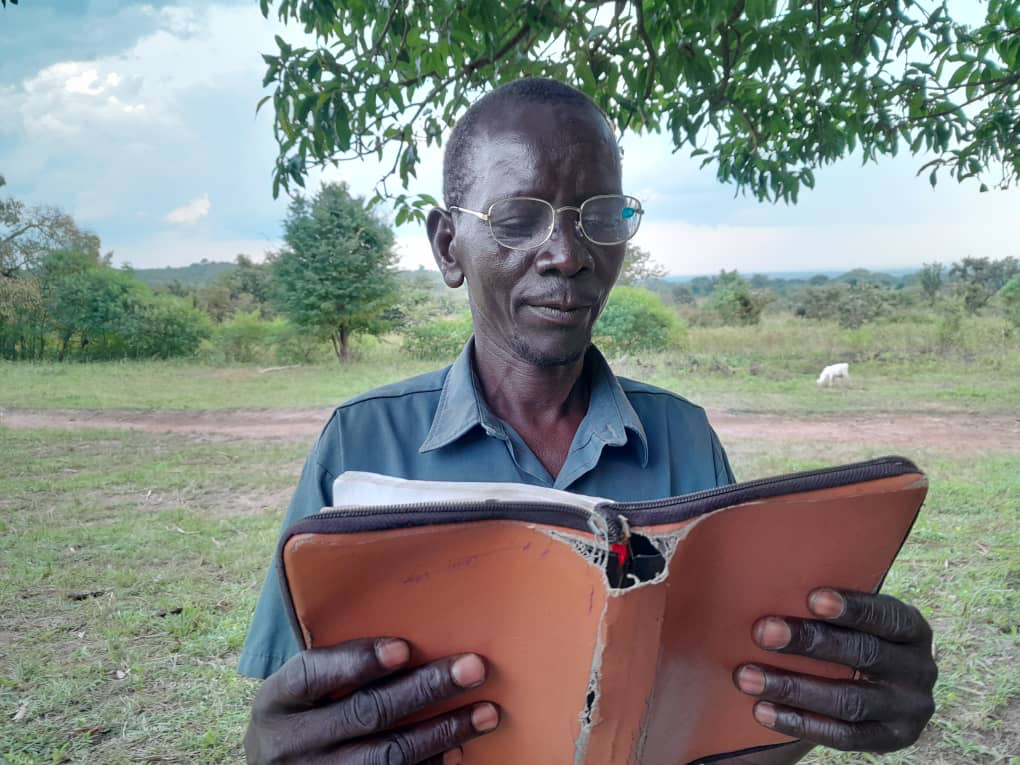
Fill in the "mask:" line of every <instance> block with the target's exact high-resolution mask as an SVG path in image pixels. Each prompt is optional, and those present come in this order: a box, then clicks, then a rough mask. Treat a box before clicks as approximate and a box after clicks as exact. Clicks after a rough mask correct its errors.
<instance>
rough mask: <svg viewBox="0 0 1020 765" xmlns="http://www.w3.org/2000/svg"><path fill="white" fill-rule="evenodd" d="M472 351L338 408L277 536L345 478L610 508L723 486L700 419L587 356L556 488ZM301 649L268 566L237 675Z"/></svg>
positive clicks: (722, 461)
mask: <svg viewBox="0 0 1020 765" xmlns="http://www.w3.org/2000/svg"><path fill="white" fill-rule="evenodd" d="M473 347H474V346H473V342H470V341H469V342H468V344H467V346H466V347H465V348H464V351H463V352H462V353H461V355H460V356H459V357H458V358H457V360H456V362H454V364H453V365H452V366H450V367H447V368H446V369H440V370H437V371H435V372H429V373H427V374H424V375H420V376H418V377H412V378H410V379H408V380H404V381H402V382H398V383H394V384H392V385H386V386H384V387H382V388H376V389H375V390H372V391H369V392H368V393H364V394H362V395H360V396H358V397H357V398H354V399H352V400H351V401H348V402H347V403H346V404H343V405H342V406H339V407H337V409H336V410H335V411H334V412H333V416H332V417H330V419H329V422H327V423H326V426H325V428H323V430H322V433H321V434H320V435H319V440H318V442H317V443H316V444H315V448H314V449H312V453H311V455H310V456H309V457H308V461H307V462H306V463H305V467H304V470H303V472H302V473H301V479H300V481H299V482H298V485H297V489H296V491H295V492H294V498H293V499H292V500H291V503H290V510H289V511H288V512H287V517H286V519H285V520H284V528H286V527H287V526H289V525H291V524H293V523H294V522H295V521H297V520H299V519H301V518H304V517H305V516H308V515H312V514H314V513H317V512H319V510H320V509H322V508H323V507H328V506H330V505H332V504H333V480H334V479H335V478H336V477H337V476H338V475H340V474H341V473H343V472H344V471H345V470H365V471H370V472H373V473H382V474H384V475H389V476H395V477H398V478H413V479H419V480H433V481H510V482H515V483H526V484H534V485H538V486H547V487H552V488H556V489H564V490H566V491H573V492H578V493H580V494H591V495H595V496H599V497H606V498H608V499H614V500H617V501H627V500H643V499H659V498H662V497H670V496H674V495H677V494H687V493H689V492H693V491H701V490H702V489H708V488H713V487H715V486H722V485H726V484H729V483H733V482H734V479H733V472H732V471H731V470H730V465H729V462H728V461H727V459H726V453H725V452H724V451H723V448H722V446H721V444H720V443H719V439H718V438H717V437H716V434H715V432H714V431H713V430H712V428H711V427H710V426H709V424H708V419H707V418H706V416H705V410H704V409H702V408H701V407H699V406H695V405H694V404H692V403H690V402H689V401H687V400H686V399H684V398H682V397H681V396H678V395H676V394H675V393H671V392H669V391H667V390H663V389H661V388H656V387H653V386H651V385H644V384H643V383H639V382H634V381H633V380H627V379H625V378H622V377H616V376H615V375H614V374H613V373H612V371H611V370H610V369H609V365H608V364H607V363H606V360H605V359H604V358H603V356H602V354H601V353H599V351H598V350H597V349H596V348H595V347H594V346H592V347H591V348H590V350H589V351H588V354H587V356H586V357H585V371H584V373H585V374H586V375H588V383H589V390H590V391H591V393H590V398H589V403H588V412H587V414H586V415H585V418H584V419H583V420H582V421H581V424H580V426H579V427H578V429H577V433H576V434H575V435H574V440H573V443H572V444H571V445H570V451H569V453H568V454H567V459H566V462H565V463H564V464H563V467H562V468H561V470H560V472H559V475H557V476H556V478H555V479H554V478H553V477H552V476H551V475H550V474H549V471H548V470H546V469H545V467H544V466H543V465H542V463H541V462H540V461H539V460H538V458H537V457H535V455H534V453H533V452H532V451H531V449H530V448H529V447H528V445H527V444H526V443H525V442H524V440H523V439H522V438H521V437H520V436H519V435H518V434H517V433H516V432H515V431H514V429H513V427H511V426H510V425H509V424H508V423H506V422H504V421H502V420H500V419H499V418H498V417H496V416H495V415H494V414H493V413H492V411H491V410H490V409H489V407H488V406H487V405H486V403H485V398H484V396H483V395H482V390H481V386H480V385H479V383H478V379H477V377H476V375H475V372H474V367H473V362H472V358H473ZM298 650H300V649H299V646H298V644H297V641H296V639H295V637H294V635H293V633H292V632H291V627H290V623H289V621H288V618H287V615H286V613H285V612H284V607H283V601H282V598H281V596H280V590H279V584H278V582H277V577H276V572H275V570H274V568H273V567H272V566H270V569H269V574H268V575H267V577H266V581H265V584H264V586H263V588H262V594H261V595H260V596H259V601H258V605H257V607H256V609H255V616H254V617H253V618H252V623H251V627H250V629H249V631H248V637H247V639H246V640H245V644H244V650H243V651H242V653H241V664H240V671H241V673H242V674H245V675H249V676H251V677H266V676H268V675H270V674H272V673H273V672H275V671H276V670H277V669H278V668H279V667H280V666H281V665H282V664H283V663H284V662H285V661H286V660H287V659H288V658H289V657H290V656H292V655H293V654H295V653H297V652H298Z"/></svg>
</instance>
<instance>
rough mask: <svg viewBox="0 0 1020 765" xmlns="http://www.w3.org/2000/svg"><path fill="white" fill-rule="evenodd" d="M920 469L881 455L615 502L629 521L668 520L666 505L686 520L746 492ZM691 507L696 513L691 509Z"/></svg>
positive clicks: (806, 487)
mask: <svg viewBox="0 0 1020 765" xmlns="http://www.w3.org/2000/svg"><path fill="white" fill-rule="evenodd" d="M920 472H921V471H920V469H919V468H918V467H917V466H916V465H915V464H914V463H913V462H911V461H910V460H908V459H907V458H906V457H898V456H890V457H879V458H877V459H872V460H864V461H861V462H854V463H851V464H849V465H839V466H837V467H827V468H817V469H815V470H804V471H801V472H799V473H788V474H786V475H781V476H773V477H770V478H759V479H756V480H754V481H746V482H744V483H735V484H730V485H728V486H718V487H715V488H712V489H705V490H703V491H698V492H694V493H693V494H687V495H685V496H684V497H683V498H682V499H681V500H680V501H677V498H676V497H672V498H666V499H652V500H644V501H638V502H619V503H616V505H615V507H616V508H617V509H618V510H619V511H620V512H622V513H623V514H625V516H626V518H627V520H628V521H630V523H632V524H634V525H641V526H644V525H648V524H650V523H655V522H660V523H661V522H663V521H664V520H666V519H662V518H658V517H657V516H658V515H662V514H661V513H656V512H655V511H656V510H662V509H664V508H670V509H671V510H672V512H670V513H668V514H666V515H667V516H669V517H671V516H679V517H678V519H677V520H683V519H684V518H687V517H690V516H691V515H692V514H701V513H704V512H710V508H712V507H713V506H716V505H718V506H719V507H725V506H726V505H728V504H730V502H731V501H732V499H731V498H732V497H734V496H741V495H743V498H742V499H741V500H740V501H745V502H746V501H754V500H760V499H768V498H769V497H773V496H778V495H781V494H786V493H792V492H793V491H797V492H803V491H817V490H820V489H832V488H836V487H839V486H846V485H848V484H853V483H860V482H863V481H871V480H875V479H879V478H893V477H896V476H899V475H903V474H905V473H920ZM720 498H725V501H719V499H720ZM713 500H715V501H713ZM692 510H693V511H694V513H692V512H691V511H692Z"/></svg>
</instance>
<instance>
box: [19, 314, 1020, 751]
mask: <svg viewBox="0 0 1020 765" xmlns="http://www.w3.org/2000/svg"><path fill="white" fill-rule="evenodd" d="M773 329H774V328H773ZM812 331H813V330H812ZM760 332H761V333H762V334H761V335H759V336H757V337H755V336H753V335H752V336H751V337H750V338H747V337H746V335H745V339H743V340H740V339H739V338H737V337H736V336H735V335H734V334H733V333H732V332H731V331H730V330H703V331H701V332H693V331H692V345H693V348H692V350H691V351H690V352H689V353H685V354H673V355H663V356H656V357H650V358H643V359H640V360H637V359H621V360H619V361H618V362H617V363H616V364H615V366H616V367H617V369H618V371H620V372H621V373H626V374H629V375H631V376H635V377H639V378H642V379H647V380H649V381H651V382H656V383H658V384H660V385H666V386H668V387H671V388H673V389H675V390H678V391H679V392H681V393H683V394H685V395H688V396H689V397H691V398H692V399H694V400H696V401H698V402H700V403H706V404H709V405H710V406H711V407H713V408H715V409H717V410H719V411H721V412H725V413H728V415H729V416H733V417H737V416H746V421H747V423H749V424H750V425H751V426H753V425H754V423H756V422H773V421H774V419H773V416H774V414H775V413H780V414H782V415H783V416H784V417H791V418H794V419H797V420H798V421H803V422H804V423H810V422H811V421H812V420H813V419H817V417H819V416H824V417H825V418H829V420H838V421H841V422H846V423H847V427H848V428H852V426H853V423H854V420H855V418H856V417H857V416H858V415H860V414H861V413H862V412H868V411H870V412H872V413H875V412H876V411H877V413H879V414H883V413H884V414H888V415H890V416H893V415H896V416H901V417H905V416H909V415H911V414H917V413H920V414H924V415H926V416H927V415H932V416H936V415H937V417H938V418H939V421H942V420H945V421H947V422H951V423H957V424H959V425H960V427H963V428H965V427H966V425H967V423H968V422H969V418H973V417H978V416H980V417H984V418H991V419H994V421H995V422H997V423H999V424H1000V425H1001V426H1002V427H1003V428H1006V429H1007V430H1006V431H1004V432H1008V428H1009V427H1010V425H1009V424H1010V423H1011V422H1012V423H1013V424H1014V425H1015V426H1016V427H1017V428H1018V430H1016V431H1015V432H1017V434H1018V435H1017V440H1018V442H1020V423H1018V422H1017V417H1018V412H1020V347H1018V346H1017V345H1016V340H1011V341H1010V342H1011V343H1012V345H1006V346H1004V345H1003V343H1002V342H1001V341H1000V342H999V343H998V344H997V345H990V346H988V347H980V346H977V347H975V348H972V349H970V350H967V349H964V351H962V352H960V353H957V354H950V355H938V354H932V353H927V352H924V351H923V349H920V350H918V347H917V346H919V345H920V344H921V341H920V340H919V341H918V343H917V344H916V345H914V344H910V343H909V342H908V343H907V345H906V346H897V344H896V343H895V342H893V340H892V339H890V338H886V340H885V341H884V342H885V345H884V347H881V346H875V348H874V351H875V352H874V353H872V354H871V357H868V356H865V355H863V354H865V353H866V351H865V350H863V345H865V343H864V341H863V340H861V341H860V343H861V345H858V346H856V347H855V346H853V344H852V343H851V340H853V338H848V335H847V333H844V334H843V335H842V336H840V335H839V333H831V334H832V336H831V337H828V338H827V340H826V342H830V343H834V344H835V345H830V346H826V347H818V345H817V344H818V343H820V342H821V339H820V338H819V337H817V336H815V337H813V338H812V337H808V336H806V335H805V336H802V337H796V336H793V335H790V334H789V333H783V332H778V331H775V332H772V334H771V335H770V333H769V332H770V325H769V324H767V323H766V325H764V326H763V327H762V329H761V330H760ZM922 340H923V338H922ZM872 341H873V342H876V343H877V342H878V341H877V340H875V339H874V338H872ZM839 343H844V345H842V346H839ZM849 353H858V354H862V355H860V356H856V357H853V359H854V360H852V362H851V374H852V375H853V380H852V383H851V385H850V386H848V387H845V388H841V389H834V390H818V389H817V388H816V387H815V385H814V376H815V375H817V370H818V369H819V368H820V364H821V363H829V362H831V361H834V360H839V359H840V354H849ZM867 353H871V352H867ZM432 366H435V364H434V363H433V364H430V363H428V362H415V361H408V360H404V359H401V358H400V353H399V349H397V348H389V347H387V346H386V345H385V344H384V345H382V346H380V347H379V348H377V349H376V350H375V351H374V352H373V353H371V354H366V355H365V357H363V358H362V359H361V360H360V361H358V362H357V363H355V364H354V365H352V366H351V367H349V368H346V369H342V370H341V369H340V368H338V367H335V366H312V367H301V368H296V369H287V370H280V371H275V372H266V373H260V372H259V370H258V369H256V368H243V367H229V368H213V367H204V366H201V365H197V364H189V363H174V362H166V363H135V364H113V363H110V364H87V365H86V364H67V365H57V364H48V365H36V364H23V365H13V364H5V365H0V408H3V409H7V410H8V411H10V410H11V409H17V408H22V407H30V408H69V409H78V408H83V409H108V408H114V409H137V410H150V409H152V410H168V409H169V410H208V409H222V410H224V411H223V414H224V416H228V415H229V413H230V410H233V409H242V408H243V409H251V408H281V407H312V406H328V405H331V404H334V403H337V402H338V401H340V400H343V399H344V398H346V397H349V396H350V395H353V394H354V393H356V392H358V391H360V390H364V389H366V388H368V387H370V386H372V385H376V384H379V383H381V382H385V381H387V380H392V379H397V378H399V377H402V376H405V375H408V374H413V373H416V372H418V371H423V370H425V369H428V368H430V367H432ZM144 414H145V413H144V412H141V413H139V416H143V415H144ZM991 419H990V420H989V421H991ZM0 423H2V420H0ZM735 432H736V431H735ZM741 433H742V435H734V436H732V437H727V436H726V433H725V432H723V438H724V441H725V443H726V445H727V447H728V449H729V451H730V454H731V458H732V461H733V463H734V468H735V470H736V472H737V474H738V475H739V476H740V478H741V479H750V478H753V477H756V476H762V475H767V474H772V473H776V472H780V471H788V470H795V469H801V468H806V467H813V466H818V465H823V464H831V463H835V462H840V461H846V460H852V459H858V458H861V457H867V456H873V455H876V454H879V453H883V452H885V451H887V450H888V449H887V447H886V444H885V443H880V442H877V441H873V440H869V437H868V436H867V435H864V436H862V437H860V438H856V437H854V436H852V435H851V436H848V437H847V438H844V439H842V440H839V441H838V442H831V443H830V442H827V441H824V440H819V439H804V440H796V439H784V438H778V437H776V436H775V435H774V434H770V433H769V432H768V430H767V428H762V429H759V430H758V431H755V432H744V431H741ZM311 438H312V435H308V434H298V435H294V436H293V437H286V438H277V439H261V440H253V439H248V438H241V437H227V436H223V435H217V434H215V433H202V432H191V433H176V434H172V433H152V432H148V433H146V432H130V431H127V430H122V429H101V430H97V429H85V430H68V429H62V428H47V429H28V430H22V429H12V428H5V427H2V426H0V455H2V464H3V468H4V469H3V471H2V473H0V560H2V561H3V564H2V568H3V572H4V573H3V576H2V578H0V609H2V613H3V615H4V616H3V618H2V620H0V762H3V763H19V764H20V763H59V762H73V763H137V762H166V763H190V762H200V763H206V762H209V763H212V762H237V761H239V760H240V759H241V753H240V748H239V742H240V738H241V735H242V732H243V728H244V725H245V722H246V718H247V712H248V705H249V703H250V699H251V697H252V694H253V692H254V689H255V683H253V682H250V681H248V680H245V679H243V678H240V677H238V676H237V675H236V673H235V665H236V661H237V656H238V652H239V649H240V646H241V643H242V641H243V639H244V635H245V630H246V627H247V622H248V619H249V617H250V614H251V610H252V608H253V606H254V601H255V598H256V596H257V593H258V590H259V587H260V586H261V581H262V577H263V575H264V572H265V567H266V565H267V563H268V561H269V558H270V556H271V554H272V550H273V546H274V542H275V537H276V534H277V531H278V528H279V523H280V519H281V516H282V512H283V509H284V507H285V504H286V501H287V497H288V494H289V490H290V488H291V487H292V486H293V484H294V482H295V481H296V478H297V474H298V471H299V470H300V465H301V462H302V460H303V459H304V456H305V454H306V453H307V450H308V448H309V446H310V442H311ZM996 443H997V445H994V446H989V447H988V448H973V447H968V448H963V447H961V445H960V444H959V443H957V442H954V441H953V440H951V439H950V440H946V441H945V442H939V441H938V440H937V439H935V440H933V439H932V438H930V437H929V438H927V439H926V440H925V441H924V442H919V443H917V445H916V446H915V447H913V448H911V449H909V450H906V453H907V456H910V457H912V458H914V459H915V460H916V461H917V462H918V463H919V464H920V465H921V466H922V467H923V468H925V469H926V471H927V472H928V473H929V475H930V477H931V490H930V495H929V501H928V503H927V504H926V507H925V509H924V511H923V512H922V515H921V517H920V519H919V521H918V524H917V526H916V527H915V530H914V532H913V534H912V536H911V538H910V540H909V541H908V543H907V545H906V546H905V547H904V549H903V551H902V553H901V555H900V558H899V559H898V561H897V563H896V565H895V567H894V569H893V571H892V574H891V575H890V577H889V579H888V581H887V585H886V591H887V592H890V593H892V594H896V595H899V596H901V597H903V598H905V599H907V600H909V601H911V602H914V603H915V604H917V605H918V606H919V607H920V608H921V609H922V610H923V611H924V613H925V614H926V615H927V616H928V618H929V619H930V620H931V622H932V623H933V625H934V627H935V629H936V646H937V651H938V659H939V664H940V669H941V675H940V679H939V683H938V685H937V688H936V694H937V702H938V710H937V712H936V716H935V717H934V719H933V720H932V723H931V725H930V727H929V729H928V731H927V732H926V733H925V735H924V737H923V738H922V742H921V744H920V745H919V746H918V747H917V748H914V749H911V750H907V751H905V752H903V753H898V754H893V755H887V756H884V757H880V758H878V757H876V758H871V757H865V756H861V755H841V754H838V753H834V752H825V753H819V754H815V755H813V757H812V761H814V762H887V763H901V762H903V763H906V762H910V763H918V765H920V764H921V763H1013V764H1014V765H1015V764H1016V763H1020V661H1018V657H1020V617H1018V614H1020V443H1018V444H1014V445H1011V444H1010V443H1008V440H1007V441H1005V442H1004V441H1002V440H1001V439H1000V440H999V441H998V442H996ZM898 451H904V450H903V449H900V450H898ZM466 753H467V755H468V759H467V761H468V762H470V747H468V749H467V750H466Z"/></svg>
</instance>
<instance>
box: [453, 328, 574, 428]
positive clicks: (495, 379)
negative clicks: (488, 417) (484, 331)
mask: <svg viewBox="0 0 1020 765" xmlns="http://www.w3.org/2000/svg"><path fill="white" fill-rule="evenodd" d="M473 361H474V368H475V372H476V373H477V375H478V379H479V382H480V383H481V386H482V392H483V393H484V395H485V401H486V403H487V404H488V405H489V409H491V410H492V412H493V414H495V415H496V416H497V417H499V418H500V419H502V420H506V421H507V422H509V423H510V424H511V425H514V426H515V427H516V424H517V422H518V421H521V422H522V423H536V424H537V423H551V422H553V421H556V420H559V419H562V418H563V417H569V416H571V415H575V416H576V414H577V413H578V412H580V414H581V418H582V419H583V417H584V415H585V414H586V413H587V411H588V393H589V391H588V386H587V385H586V384H585V381H584V380H582V375H583V373H584V358H583V357H582V358H579V359H577V360H576V361H574V362H571V363H569V364H557V365H555V366H536V365H534V364H527V363H524V362H522V361H521V360H520V359H519V358H516V357H513V356H512V355H511V354H510V353H508V352H507V351H505V350H503V349H501V348H496V347H493V346H491V345H488V344H486V343H485V342H484V341H483V342H481V343H479V342H478V340H477V338H476V340H475V347H474V359H473ZM579 383H580V384H579Z"/></svg>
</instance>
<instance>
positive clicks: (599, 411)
mask: <svg viewBox="0 0 1020 765" xmlns="http://www.w3.org/2000/svg"><path fill="white" fill-rule="evenodd" d="M473 358H474V338H473V337H472V338H471V339H470V340H468V342H467V345H465V346H464V350H463V351H461V353H460V355H459V356H458V357H457V360H456V361H455V362H454V363H453V365H452V366H451V367H450V370H449V371H448V372H447V373H446V379H445V380H444V381H443V388H442V391H441V392H440V394H439V405H438V406H437V407H436V413H435V415H434V416H433V418H432V427H431V428H429V432H428V435H427V436H426V437H425V440H424V441H422V444H421V446H420V447H419V449H418V451H419V452H421V453H425V452H430V451H433V450H435V449H440V448H442V447H444V446H448V445H449V444H451V443H453V442H454V441H456V440H457V439H459V438H460V437H461V436H463V435H464V434H465V433H467V432H468V431H469V430H471V429H472V428H474V427H475V426H476V425H477V426H481V427H482V428H483V429H484V430H485V432H486V433H488V434H489V435H490V436H492V437H494V438H500V439H503V440H506V439H507V433H506V429H505V428H504V427H503V423H502V422H501V421H500V420H499V418H497V417H496V416H495V415H494V414H493V413H492V411H491V410H490V409H489V406H488V404H487V403H486V402H485V396H484V395H482V390H481V385H480V384H479V382H478V378H477V376H476V375H475V371H474V363H473ZM585 373H586V374H588V375H590V377H589V382H590V385H591V395H590V399H589V403H588V414H587V416H586V417H585V420H584V422H583V423H582V427H583V428H585V429H586V430H588V432H589V433H590V434H591V436H592V437H593V438H597V439H599V440H600V441H602V442H603V443H604V444H605V445H608V446H623V445H624V444H626V443H627V440H628V436H627V431H630V432H631V433H633V434H634V435H635V436H637V439H638V444H639V447H640V452H641V466H642V467H645V466H646V465H647V464H648V437H647V436H646V435H645V429H644V426H643V425H642V424H641V420H640V418H638V415H637V412H635V411H634V407H633V406H631V403H630V401H629V400H628V398H627V394H626V393H624V391H623V388H621V387H620V382H619V380H617V379H616V375H614V374H613V372H612V370H611V369H610V368H609V364H608V363H607V362H606V359H605V357H604V356H603V355H602V354H601V353H600V352H599V350H598V349H597V348H596V347H595V346H594V345H593V346H591V347H590V348H589V349H588V352H587V354H586V357H585Z"/></svg>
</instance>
